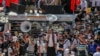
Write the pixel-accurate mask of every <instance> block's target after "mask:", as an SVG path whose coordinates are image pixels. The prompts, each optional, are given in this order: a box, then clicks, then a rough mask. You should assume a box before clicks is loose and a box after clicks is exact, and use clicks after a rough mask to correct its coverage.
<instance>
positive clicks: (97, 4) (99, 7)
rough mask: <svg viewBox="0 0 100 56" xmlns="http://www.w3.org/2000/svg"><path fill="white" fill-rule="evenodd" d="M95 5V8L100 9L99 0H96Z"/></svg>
mask: <svg viewBox="0 0 100 56" xmlns="http://www.w3.org/2000/svg"><path fill="white" fill-rule="evenodd" d="M96 7H97V10H98V11H100V0H96Z"/></svg>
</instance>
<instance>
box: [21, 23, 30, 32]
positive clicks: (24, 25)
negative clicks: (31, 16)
mask: <svg viewBox="0 0 100 56" xmlns="http://www.w3.org/2000/svg"><path fill="white" fill-rule="evenodd" d="M20 29H21V31H22V32H29V31H30V30H31V23H30V22H28V21H24V22H22V23H21V25H20Z"/></svg>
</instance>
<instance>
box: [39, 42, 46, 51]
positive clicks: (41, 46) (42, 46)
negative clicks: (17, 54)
mask: <svg viewBox="0 0 100 56" xmlns="http://www.w3.org/2000/svg"><path fill="white" fill-rule="evenodd" d="M37 46H39V47H40V53H44V52H45V43H44V42H43V41H41V43H40V42H39V41H37ZM38 53H39V51H38Z"/></svg>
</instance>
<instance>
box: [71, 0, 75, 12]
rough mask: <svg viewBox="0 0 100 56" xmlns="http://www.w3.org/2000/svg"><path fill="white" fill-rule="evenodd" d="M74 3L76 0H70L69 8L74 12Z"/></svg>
mask: <svg viewBox="0 0 100 56" xmlns="http://www.w3.org/2000/svg"><path fill="white" fill-rule="evenodd" d="M75 4H76V1H75V0H71V7H70V9H71V10H72V11H73V12H74V11H75Z"/></svg>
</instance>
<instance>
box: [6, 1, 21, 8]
mask: <svg viewBox="0 0 100 56" xmlns="http://www.w3.org/2000/svg"><path fill="white" fill-rule="evenodd" d="M11 3H15V4H18V3H19V0H6V6H7V7H10V4H11Z"/></svg>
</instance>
